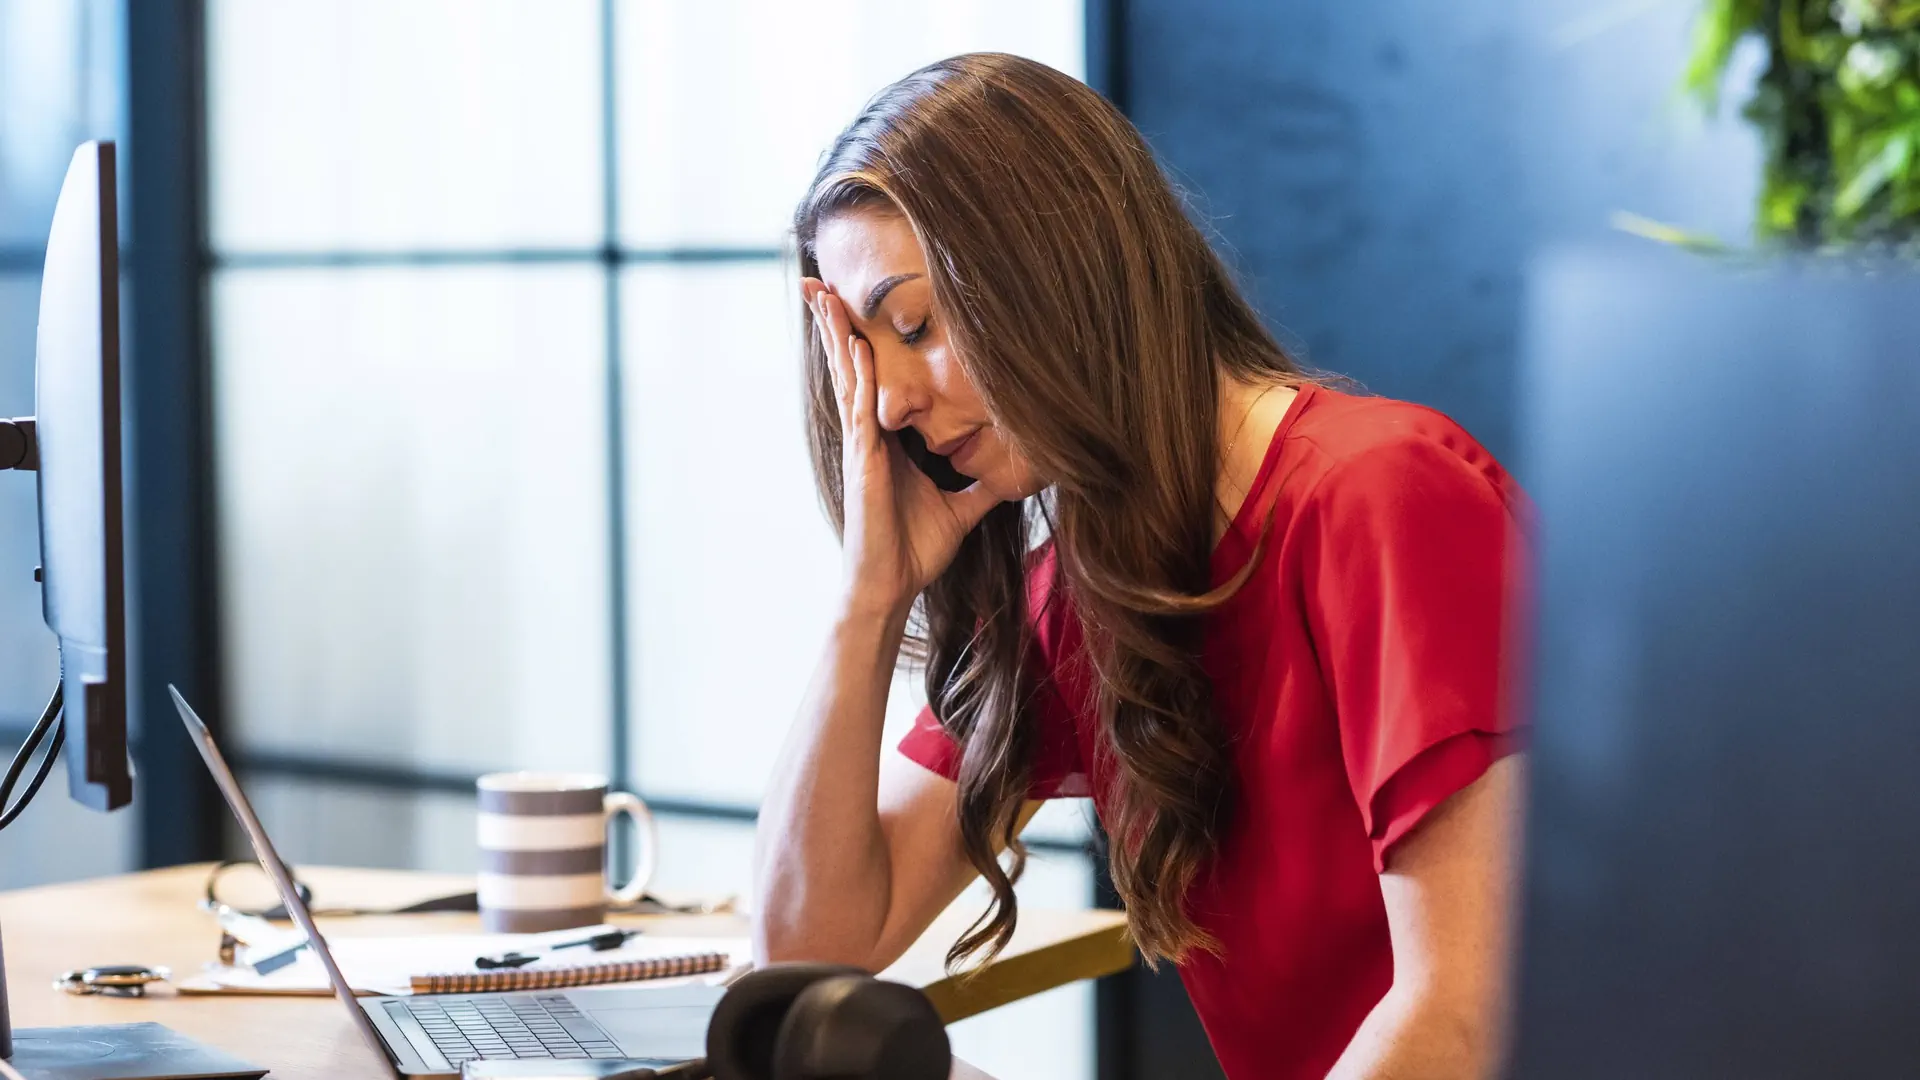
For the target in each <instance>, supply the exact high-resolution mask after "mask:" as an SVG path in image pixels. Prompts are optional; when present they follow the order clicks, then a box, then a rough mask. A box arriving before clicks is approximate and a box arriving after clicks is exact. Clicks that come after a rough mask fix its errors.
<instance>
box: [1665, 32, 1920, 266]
mask: <svg viewBox="0 0 1920 1080" xmlns="http://www.w3.org/2000/svg"><path fill="white" fill-rule="evenodd" d="M1748 37H1757V38H1759V39H1761V40H1762V41H1763V42H1764V43H1765V45H1766V50H1767V67H1766V71H1765V73H1764V74H1762V75H1761V77H1760V82H1759V85H1758V87H1757V88H1756V89H1755V91H1754V95H1753V98H1752V100H1750V101H1748V102H1747V103H1746V105H1745V108H1744V109H1743V112H1744V113H1745V115H1746V117H1747V118H1748V119H1749V120H1751V121H1752V122H1753V123H1754V124H1755V125H1756V126H1757V127H1758V128H1759V129H1760V131H1761V134H1762V136H1763V139H1764V142H1765V147H1766V175H1765V177H1764V180H1763V183H1762V185H1761V191H1760V203H1759V206H1758V208H1757V213H1756V215H1755V218H1756V229H1757V231H1758V232H1759V234H1760V237H1761V238H1762V239H1769V240H1775V241H1784V242H1786V243H1789V244H1792V245H1795V246H1800V247H1811V248H1834V247H1848V248H1852V247H1874V248H1882V247H1884V248H1899V249H1902V250H1904V251H1906V252H1907V253H1910V254H1920V0H1707V3H1706V7H1705V10H1704V11H1703V12H1702V14H1701V17H1700V20H1699V22H1698V23H1697V24H1696V26H1695V30H1694V43H1693V54H1692V57H1691V60H1690V62H1689V63H1688V66H1687V73H1686V79H1685V86H1686V89H1687V90H1688V91H1689V92H1691V93H1692V94H1693V95H1694V96H1695V97H1696V98H1697V99H1698V100H1700V101H1701V102H1702V103H1703V104H1704V105H1705V106H1706V107H1707V108H1709V109H1716V108H1717V107H1718V103H1719V97H1720V88H1721V85H1722V83H1723V82H1724V81H1725V75H1726V68H1727V63H1728V60H1729V59H1730V58H1731V57H1732V55H1733V52H1734V49H1735V46H1737V45H1738V44H1739V43H1740V42H1741V41H1742V40H1743V39H1745V38H1748Z"/></svg>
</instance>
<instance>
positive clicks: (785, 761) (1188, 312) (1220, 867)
mask: <svg viewBox="0 0 1920 1080" xmlns="http://www.w3.org/2000/svg"><path fill="white" fill-rule="evenodd" d="M795 233H796V239H797V241H798V247H799V258H800V272H801V276H802V286H801V287H802V292H803V294H804V295H803V299H804V308H805V312H806V322H807V327H808V331H807V337H806V344H805V363H806V375H807V381H808V387H809V394H810V400H809V413H808V426H809V435H810V442H811V447H812V453H813V462H814V469H815V473H816V476H817V479H818V482H819V488H820V492H821V497H822V499H823V500H824V502H825V504H826V507H827V510H828V513H829V516H830V517H831V518H832V520H833V522H834V524H835V526H836V527H837V528H838V529H839V530H840V533H841V537H842V546H843V550H844V553H845V557H844V568H843V573H844V588H843V591H842V593H841V602H840V607H839V610H838V612H837V618H836V620H835V621H834V624H833V629H832V632H831V633H830V635H829V637H828V640H827V642H826V643H825V648H824V653H823V655H822V658H821V660H820V666H819V669H818V673H817V675H816V676H815V679H814V681H813V684H812V687H811V689H810V690H809V691H808V695H807V699H806V701H805V702H804V704H803V705H802V706H801V710H800V715H799V718H798V720H797V721H796V723H795V724H794V727H793V730H792V734H791V736H790V737H789V740H788V742H787V746H786V749H785V751H784V754H783V757H782V759H781V764H780V766H779V768H778V770H777V772H776V775H775V777H774V781H773V784H772V788H771V791H770V792H769V794H768V797H767V800H766V802H765V805H764V808H763V811H762V816H761V819H760V820H761V824H760V855H759V862H760V880H759V897H758V904H757V914H756V939H757V948H758V951H759V953H760V954H761V955H762V957H763V958H767V959H775V960H779V959H813V960H834V961H841V962H846V963H852V964H858V965H862V966H865V967H868V968H871V969H875V970H877V969H879V968H881V967H884V966H885V965H887V964H889V963H891V962H892V961H893V960H894V959H895V958H896V957H898V956H899V955H900V954H901V952H902V951H903V950H904V949H905V948H906V947H907V946H908V945H909V944H910V943H911V942H912V941H913V940H914V939H915V938H916V937H918V936H919V935H920V934H921V932H922V931H924V930H925V929H926V928H927V926H928V925H929V923H930V922H931V921H932V919H933V918H934V916H935V915H936V914H938V913H939V912H940V911H941V910H942V909H943V908H945V907H946V906H947V905H948V904H949V903H950V902H952V901H953V900H954V898H955V897H956V896H957V895H958V894H959V893H960V891H961V890H962V889H963V888H964V887H965V886H966V885H967V884H968V883H969V882H970V881H971V880H973V878H974V877H975V876H976V875H979V876H982V877H984V878H985V879H986V881H987V883H988V884H989V886H990V887H991V889H992V893H993V900H992V906H991V908H990V909H989V910H988V912H987V914H986V915H985V916H983V918H982V920H981V921H980V922H979V923H978V924H976V926H975V927H974V929H973V931H972V932H971V933H969V934H967V935H966V936H965V937H963V938H962V939H961V940H960V941H958V942H956V943H955V944H954V946H953V952H952V954H951V957H950V958H951V959H952V960H954V961H955V962H958V961H960V960H962V959H965V958H967V957H970V956H976V955H982V954H990V953H991V952H992V951H993V950H994V949H996V948H999V947H1001V946H1003V945H1004V944H1005V942H1006V941H1007V939H1008V936H1009V935H1010V934H1011V933H1012V930H1013V926H1014V921H1015V918H1016V911H1015V900H1014V893H1013V879H1014V878H1015V877H1017V875H1018V868H1019V866H1020V861H1021V853H1020V849H1019V846H1018V843H1017V838H1018V835H1019V833H1020V830H1021V829H1022V827H1023V826H1024V825H1025V824H1026V822H1027V821H1028V819H1029V818H1030V817H1031V816H1032V814H1033V813H1034V811H1035V809H1036V808H1037V806H1038V805H1039V803H1040V802H1041V801H1042V800H1045V799H1049V798H1064V797H1076V796H1091V797H1092V800H1093V805H1094V808H1095V810H1096V812H1097V813H1098V815H1099V819H1100V823H1101V825H1102V826H1103V827H1104V829H1105V831H1106V833H1107V834H1108V836H1109V837H1110V843H1111V868H1112V875H1113V881H1114V885H1115V886H1116V888H1117V889H1118V891H1119V894H1120V896H1121V897H1122V899H1123V900H1124V901H1125V904H1126V910H1127V917H1128V921H1129V925H1130V926H1131V929H1132V932H1133V937H1134V940H1135V941H1136V942H1137V943H1138V945H1139V947H1140V949H1141V951H1142V952H1143V953H1144V954H1145V955H1146V957H1147V958H1148V959H1149V960H1152V961H1160V960H1166V961H1171V962H1173V963H1174V964H1176V965H1178V968H1179V971H1180V974H1181V977H1182V979H1183V980H1184V981H1185V983H1186V986H1187V989H1188V991H1189V992H1190V994H1191V996H1192V998H1193V1002H1194V1006H1195V1008H1196V1010H1197V1011H1198V1013H1199V1015H1200V1018H1201V1020H1202V1021H1203V1022H1204V1023H1205V1025H1206V1029H1207V1033H1208V1035H1209V1037H1210V1038H1211V1040H1212V1042H1213V1046H1214V1049H1215V1051H1216V1053H1217V1054H1218V1055H1219V1059H1220V1061H1221V1063H1222V1065H1223V1066H1224V1068H1225V1069H1226V1072H1227V1074H1228V1075H1229V1076H1230V1077H1233V1078H1235V1080H1251V1078H1255V1077H1315V1078H1318V1077H1323V1076H1327V1075H1330V1074H1331V1075H1333V1076H1337V1077H1343V1078H1359V1077H1375V1078H1386V1077H1394V1078H1409V1077H1422V1078H1425V1077H1474V1076H1484V1075H1488V1074H1490V1073H1492V1072H1493V1071H1495V1070H1496V1069H1497V1067H1498V1058H1499V1053H1500V1049H1501V1045H1502V1038H1501V1035H1502V1024H1501V1021H1502V1016H1503V1011H1504V1010H1503V1004H1504V1001H1503V997H1504V991H1505V989H1506V986H1507V983H1508V970H1507V969H1508V950H1509V948H1510V944H1511V936H1512V925H1513V918H1512V912H1511V907H1512V903H1511V901H1512V894H1513V888H1514V881H1515V872H1516V866H1515V863H1516V852H1517V843H1518V837H1517V835H1516V821H1517V817H1518V807H1519V803H1520V798H1521V778H1522V771H1521V762H1522V759H1521V757H1520V756H1519V755H1518V754H1517V753H1516V751H1517V750H1518V745H1517V737H1518V735H1519V724H1518V722H1517V720H1516V718H1515V716H1514V715H1513V713H1512V711H1511V710H1510V709H1509V708H1508V704H1507V702H1506V700H1505V695H1504V693H1503V686H1504V685H1505V684H1506V682H1507V681H1508V680H1507V678H1506V671H1505V667H1506V665H1505V663H1504V660H1505V657H1506V655H1507V646H1508V644H1509V638H1510V637H1512V636H1513V635H1512V629H1513V627H1512V620H1511V618H1510V617H1509V611H1510V608H1511V607H1512V604H1513V601H1514V599H1515V593H1516V591H1517V589H1516V586H1517V584H1518V583H1519V581H1520V580H1521V578H1522V570H1523V559H1522V557H1521V556H1522V549H1521V546H1520V541H1519V539H1518V537H1519V535H1520V533H1519V527H1518V526H1519V523H1520V521H1521V520H1522V517H1523V513H1524V509H1523V508H1524V503H1523V499H1522V496H1521V494H1520V493H1519V491H1518V489H1517V488H1516V486H1515V485H1514V483H1513V481H1512V480H1511V479H1510V478H1509V477H1508V476H1507V474H1506V473H1505V472H1504V471H1503V470H1502V469H1501V467H1500V465H1499V464H1498V463H1497V462H1495V461H1494V459H1493V458H1492V456H1490V455H1489V454H1488V453H1487V452H1486V450H1484V449H1482V448H1481V447H1480V446H1479V444H1477V443H1476V442H1475V441H1474V440H1473V439H1472V438H1471V437H1470V436H1469V435H1467V433H1466V432H1465V431H1463V430H1462V429H1461V428H1459V427H1458V426H1457V425H1455V424H1454V423H1452V422H1451V421H1449V420H1448V419H1447V418H1446V417H1444V416H1442V415H1440V414H1438V413H1435V412H1433V411H1432V410H1429V409H1425V408H1421V407H1418V406H1414V405H1409V404H1404V403H1401V402H1395V401H1389V400H1384V399H1381V398H1375V397H1363V396H1358V395H1355V394H1350V393H1347V392H1343V391H1341V390H1338V389H1336V388H1334V387H1333V386H1330V385H1323V384H1321V383H1319V382H1316V381H1315V380H1314V379H1313V378H1311V377H1309V376H1308V375H1307V374H1304V373H1303V372H1302V370H1301V368H1300V367H1299V366H1298V365H1297V364H1296V363H1295V362H1294V361H1293V360H1292V359H1291V358H1290V357H1289V356H1288V354H1287V353H1286V352H1285V351H1284V350H1283V349H1282V348H1281V347H1280V345H1279V344H1278V343H1276V341H1275V340H1274V338H1273V337H1272V336H1271V335H1270V334H1269V333H1268V331H1267V330H1266V329H1265V328H1264V327H1263V326H1262V325H1261V323H1260V321H1259V319H1258V318H1257V317H1256V315H1255V314H1254V312H1253V310H1252V309H1251V308H1250V307H1249V305H1248V304H1247V302H1246V301H1245V300H1244V299H1243V298H1242V297H1241V295H1240V293H1239V291H1238V290H1237V289H1236V287H1235V286H1234V284H1233V282H1232V281H1231V279H1230V278H1229V276H1228V274H1227V272H1226V270H1225V269H1224V267H1223V265H1222V263H1221V260H1220V259H1219V257H1218V256H1217V255H1216V254H1215V253H1214V252H1213V251H1212V250H1211V249H1210V248H1209V246H1208V243H1207V241H1206V238H1205V237H1204V236H1203V235H1202V234H1201V233H1200V231H1199V230H1198V229H1196V228H1195V226H1194V225H1193V224H1192V223H1191V222H1190V221H1189V220H1188V219H1187V217H1186V216H1185V215H1184V214H1183V211H1182V206H1181V202H1180V200H1179V198H1178V196H1177V195H1176V194H1175V192H1174V191H1173V190H1172V188H1171V187H1170V186H1169V184H1168V183H1167V181H1166V180H1165V179H1164V178H1163V176H1162V175H1161V173H1160V172H1159V171H1158V169H1157V167H1156V165H1155V163H1154V160H1153V158H1152V155H1151V153H1150V152H1149V151H1148V149H1147V146H1146V144H1145V142H1144V141H1143V140H1142V138H1141V137H1140V134H1139V133H1138V132H1137V131H1136V130H1135V129H1134V128H1133V127H1132V126H1131V125H1130V124H1129V123H1128V122H1127V121H1126V119H1125V118H1124V117H1122V116H1121V115H1120V114H1119V113H1118V112H1117V111H1115V110H1114V109H1113V108H1112V107H1111V106H1110V105H1109V104H1108V103H1107V102H1106V101H1105V100H1104V99H1102V98H1101V97H1100V96H1099V95H1097V94H1096V93H1094V92H1093V91H1091V90H1089V89H1088V88H1086V87H1085V86H1083V85H1081V84H1080V83H1078V82H1076V81H1074V80H1073V79H1071V78H1068V77H1067V76H1065V75H1062V74H1060V73H1059V72H1056V71H1054V70H1052V69H1050V68H1048V67H1045V66H1044V65H1041V64H1038V63H1034V62H1032V61H1028V60H1023V59H1019V58H1017V57H1011V56H1004V55H997V54H975V55H968V56H961V57H956V58H954V59H951V60H947V61H943V62H941V63H938V64H934V65H932V66H930V67H927V68H925V69H923V70H921V71H919V72H916V73H914V74H913V75H910V76H908V77H907V78H905V79H903V80H901V81H900V82H898V83H896V84H894V85H893V86H891V87H888V88H887V89H886V90H884V91H883V92H882V93H881V94H880V95H879V96H878V97H877V98H875V99H874V101H873V102H872V103H871V104H870V105H868V107H867V108H866V110H865V111H864V112H863V113H862V114H861V115H860V116H859V117H858V118H857V119H856V120H855V121H854V122H853V124H852V126H851V127H849V128H847V130H846V131H845V132H844V133H842V134H841V135H840V137H839V138H838V139H837V140H836V141H835V142H834V144H833V146H832V148H831V149H830V150H829V152H828V153H827V155H826V157H825V159H824V164H823V165H822V166H821V168H820V171H819V174H818V176H817V177H816V179H815V180H814V182H813V185H812V188H811V190H809V192H808V193H807V196H806V199H805V201H804V202H803V203H802V204H801V206H800V209H799V211H798V214H797V216H796V219H795ZM1381 309H1382V310H1381V317H1382V318H1392V317H1393V314H1392V304H1391V301H1390V299H1388V298H1382V304H1381ZM953 473H957V474H959V478H958V479H955V477H954V476H953ZM940 474H945V482H944V483H936V482H935V481H934V480H933V479H930V476H931V475H940ZM916 613H917V617H916ZM910 628H911V634H910ZM903 647H905V648H906V649H907V653H908V655H909V657H910V658H913V659H917V660H919V661H920V662H922V663H924V665H925V669H926V686H927V697H928V700H929V705H928V707H927V709H926V710H925V711H924V712H923V713H922V714H921V716H920V718H919V720H918V722H917V723H916V724H915V726H914V728H913V730H912V731H911V733H910V734H908V735H907V737H906V739H905V740H904V741H903V742H902V743H901V744H900V746H899V752H898V753H889V752H883V747H882V745H881V727H882V719H883V716H884V714H885V711H886V703H887V692H888V686H889V682H890V677H891V675H892V673H893V671H894V668H895V666H896V663H897V662H898V661H899V659H900V656H901V653H902V650H903ZM1003 856H1004V857H1005V858H1006V862H1005V863H1004V864H1003V861H1002V859H1003Z"/></svg>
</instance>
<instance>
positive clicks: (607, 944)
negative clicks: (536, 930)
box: [473, 929, 640, 971]
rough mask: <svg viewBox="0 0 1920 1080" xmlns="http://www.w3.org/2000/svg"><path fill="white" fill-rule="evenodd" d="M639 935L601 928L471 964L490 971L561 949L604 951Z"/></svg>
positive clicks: (509, 966) (517, 964) (486, 957)
mask: <svg viewBox="0 0 1920 1080" xmlns="http://www.w3.org/2000/svg"><path fill="white" fill-rule="evenodd" d="M639 935H640V931H638V930H619V929H616V930H603V931H601V932H600V933H598V934H593V935H590V936H588V937H583V938H580V939H579V940H577V941H563V942H561V943H559V944H558V945H549V946H547V947H546V949H545V950H544V951H542V952H537V953H523V952H510V953H505V954H503V955H500V956H480V957H475V958H474V961H473V966H474V967H477V968H479V969H480V970H482V971H491V970H493V969H494V968H513V967H524V966H525V965H527V964H531V963H533V962H534V961H535V960H538V959H540V958H541V957H542V956H545V955H546V954H547V953H550V952H558V951H559V950H561V949H578V948H588V949H592V950H593V951H594V952H606V951H607V950H609V949H617V948H619V947H620V946H622V945H625V944H626V943H627V939H628V938H633V937H638V936H639Z"/></svg>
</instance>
